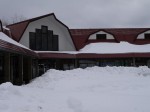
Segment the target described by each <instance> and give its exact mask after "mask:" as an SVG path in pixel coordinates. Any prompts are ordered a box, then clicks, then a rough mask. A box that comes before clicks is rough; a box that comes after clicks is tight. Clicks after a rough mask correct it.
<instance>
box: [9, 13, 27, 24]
mask: <svg viewBox="0 0 150 112" xmlns="http://www.w3.org/2000/svg"><path fill="white" fill-rule="evenodd" d="M26 19H27V18H26V17H24V16H23V15H17V14H15V15H14V16H13V17H12V19H11V24H13V23H17V22H20V21H23V20H26Z"/></svg>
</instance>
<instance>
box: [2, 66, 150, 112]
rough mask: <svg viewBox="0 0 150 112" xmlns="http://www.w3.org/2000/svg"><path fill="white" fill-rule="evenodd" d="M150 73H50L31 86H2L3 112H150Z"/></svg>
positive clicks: (142, 69)
mask: <svg viewBox="0 0 150 112" xmlns="http://www.w3.org/2000/svg"><path fill="white" fill-rule="evenodd" d="M149 104H150V69H149V68H147V67H139V68H134V67H92V68H86V69H75V70H70V71H69V70H68V71H58V70H49V71H47V72H46V73H45V74H44V75H43V76H41V77H39V78H36V79H35V80H33V81H32V82H31V83H30V84H28V85H23V86H20V87H18V86H13V85H12V84H11V83H9V82H8V83H4V84H1V85H0V111H1V112H149V111H150V106H149Z"/></svg>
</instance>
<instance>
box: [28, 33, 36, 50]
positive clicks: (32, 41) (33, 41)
mask: <svg viewBox="0 0 150 112" xmlns="http://www.w3.org/2000/svg"><path fill="white" fill-rule="evenodd" d="M29 36H30V48H31V49H33V50H35V49H36V46H35V33H33V32H30V33H29Z"/></svg>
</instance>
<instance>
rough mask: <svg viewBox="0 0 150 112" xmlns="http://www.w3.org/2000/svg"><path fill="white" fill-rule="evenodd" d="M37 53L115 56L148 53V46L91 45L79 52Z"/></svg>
mask: <svg viewBox="0 0 150 112" xmlns="http://www.w3.org/2000/svg"><path fill="white" fill-rule="evenodd" d="M36 52H37V53H67V54H79V53H95V54H115V53H150V44H145V45H135V44H130V43H128V42H120V43H105V42H104V43H91V44H88V45H86V46H85V47H84V48H82V49H81V50H80V51H36Z"/></svg>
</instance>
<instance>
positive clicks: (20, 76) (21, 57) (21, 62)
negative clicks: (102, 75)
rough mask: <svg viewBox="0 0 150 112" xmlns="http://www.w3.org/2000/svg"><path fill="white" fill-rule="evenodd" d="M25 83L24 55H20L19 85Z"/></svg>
mask: <svg viewBox="0 0 150 112" xmlns="http://www.w3.org/2000/svg"><path fill="white" fill-rule="evenodd" d="M21 84H23V56H22V55H20V56H19V80H18V85H21Z"/></svg>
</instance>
